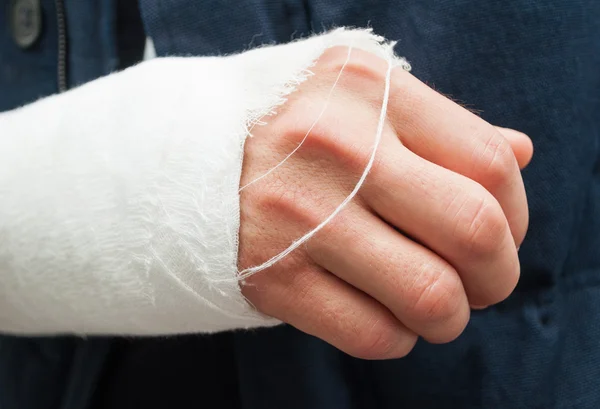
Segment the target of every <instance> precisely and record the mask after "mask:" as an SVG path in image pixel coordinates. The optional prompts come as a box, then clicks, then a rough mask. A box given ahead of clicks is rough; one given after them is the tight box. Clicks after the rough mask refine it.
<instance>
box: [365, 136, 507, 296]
mask: <svg viewBox="0 0 600 409" xmlns="http://www.w3.org/2000/svg"><path fill="white" fill-rule="evenodd" d="M390 140H391V141H390ZM388 141H389V142H388ZM393 143H396V144H397V146H396V147H393V146H391V144H393ZM382 148H383V149H382V150H381V153H380V160H379V162H378V163H380V164H382V165H378V166H377V167H375V168H374V170H373V171H372V172H371V174H370V176H369V178H368V179H367V181H366V183H365V185H364V187H363V189H362V191H361V193H360V196H361V197H362V198H363V199H364V200H365V201H366V202H367V204H368V205H369V206H371V207H372V208H373V209H374V210H375V211H376V212H377V214H379V215H380V216H381V217H382V218H383V219H384V220H386V221H388V222H389V223H390V224H392V225H393V226H395V227H397V228H398V229H400V230H401V231H402V232H405V233H406V234H408V235H409V236H410V237H411V238H414V239H416V240H417V241H418V242H420V243H422V244H424V245H425V246H427V247H428V248H430V249H431V250H433V251H434V252H435V253H437V254H438V255H440V256H441V257H442V258H444V259H445V260H447V261H448V262H449V263H450V264H452V265H453V266H454V268H455V269H456V270H457V271H458V273H459V274H460V276H461V278H462V281H463V285H464V287H465V291H466V293H467V296H468V298H469V302H470V303H471V304H474V305H490V304H493V303H497V302H499V301H501V300H503V299H504V298H506V297H507V296H508V295H509V294H510V293H511V292H512V290H513V289H514V287H515V286H516V284H517V281H518V277H519V261H518V257H517V251H516V247H515V246H514V242H513V239H512V236H511V233H510V229H509V226H508V222H507V220H506V218H505V216H504V213H503V211H502V209H501V207H500V205H499V203H498V202H497V201H496V199H495V198H494V197H493V196H492V195H491V194H490V193H489V192H488V191H486V190H485V189H484V188H483V187H482V186H481V185H479V184H478V183H476V182H474V181H473V180H470V179H468V178H466V177H464V176H462V175H459V174H457V173H454V172H452V171H449V170H447V169H444V168H442V167H440V166H438V165H435V164H433V163H431V162H429V161H426V160H425V159H423V158H421V157H419V156H417V155H416V154H414V153H413V152H411V151H410V150H408V149H406V148H404V147H403V146H402V145H401V144H400V143H399V142H398V141H397V140H394V139H393V136H392V137H389V138H386V146H384V147H382Z"/></svg>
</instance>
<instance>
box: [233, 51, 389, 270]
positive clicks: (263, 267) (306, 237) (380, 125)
mask: <svg viewBox="0 0 600 409" xmlns="http://www.w3.org/2000/svg"><path fill="white" fill-rule="evenodd" d="M387 63H388V69H387V72H386V76H385V90H384V94H383V101H382V104H381V105H382V106H381V113H380V115H379V123H378V124H377V133H376V135H375V143H374V145H373V152H372V153H371V157H370V158H369V162H368V163H367V166H366V167H365V170H364V171H363V174H362V176H361V177H360V179H359V181H358V183H357V184H356V186H355V187H354V189H353V190H352V192H351V193H350V194H349V195H348V196H347V197H346V199H344V201H343V202H342V203H341V204H340V205H339V206H338V207H337V208H336V209H335V210H334V211H333V213H331V214H330V215H329V216H328V217H327V218H326V219H325V220H323V221H322V222H321V223H320V224H319V225H318V226H317V227H315V228H314V229H313V230H312V231H310V232H308V233H307V234H305V235H304V236H303V237H301V238H300V239H298V240H296V241H295V242H293V243H292V244H291V245H290V246H289V247H288V248H287V249H285V250H284V251H282V252H281V253H279V254H277V255H275V256H273V257H271V258H270V259H269V260H267V261H265V262H264V263H263V264H260V265H258V266H255V267H250V268H246V269H244V270H242V271H240V272H238V277H236V278H235V279H234V280H237V281H242V280H245V279H246V278H249V277H251V276H253V275H254V274H256V273H258V272H260V271H262V270H266V269H267V268H269V267H271V266H273V265H274V264H275V263H277V262H279V261H280V260H282V259H283V258H284V257H286V256H287V255H289V254H290V253H291V252H292V251H294V250H296V249H297V248H298V247H300V246H301V245H302V244H304V243H306V242H307V241H308V240H309V239H311V238H312V237H313V236H314V235H315V234H316V233H318V232H319V231H320V230H321V229H322V228H323V227H324V226H325V225H327V224H328V223H329V222H330V221H331V220H332V219H333V218H334V217H335V216H337V215H338V213H339V212H341V211H342V209H344V207H346V205H347V204H348V203H349V202H350V201H351V200H352V199H353V198H354V197H355V196H356V194H357V193H358V191H359V189H360V188H361V187H362V185H363V184H364V182H365V179H366V178H367V175H368V174H369V172H370V171H371V168H372V166H373V163H374V162H375V154H376V153H377V148H378V147H379V144H380V142H381V136H382V134H383V127H384V125H385V118H386V115H387V107H388V101H389V97H390V82H391V73H392V67H393V64H392V56H388V59H387ZM226 281H230V280H226Z"/></svg>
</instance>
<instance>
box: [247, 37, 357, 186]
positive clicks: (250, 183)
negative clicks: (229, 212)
mask: <svg viewBox="0 0 600 409" xmlns="http://www.w3.org/2000/svg"><path fill="white" fill-rule="evenodd" d="M351 54H352V46H350V47H348V56H347V57H346V61H344V64H343V65H342V68H340V72H339V73H338V75H337V77H336V79H335V81H334V82H333V85H332V86H331V89H330V90H329V94H327V98H326V99H325V103H324V104H323V109H321V112H319V115H318V116H317V119H315V122H313V124H312V125H311V126H310V128H308V131H306V134H305V135H304V138H302V140H301V141H300V143H299V144H298V146H296V148H295V149H294V150H293V151H291V152H290V153H289V154H288V155H287V156H286V157H285V158H283V160H282V161H281V162H279V163H278V164H277V165H275V166H273V167H272V168H271V169H269V170H268V171H267V172H265V173H264V174H262V175H261V176H259V177H257V178H256V179H254V180H253V181H252V182H248V183H246V184H245V185H244V186H242V187H241V188H240V192H241V191H242V190H244V189H246V188H247V187H248V186H250V185H252V184H254V183H256V182H258V181H259V180H261V179H262V178H264V177H266V176H268V175H270V174H271V173H273V172H274V171H275V170H276V169H277V168H279V167H280V166H281V165H283V164H284V163H285V162H286V161H287V160H288V159H289V158H290V157H291V156H292V155H293V154H294V153H296V152H297V151H298V149H300V147H301V146H302V144H304V141H306V138H308V135H310V133H311V132H312V130H313V128H314V127H315V126H316V125H317V123H318V122H319V121H320V120H321V117H322V116H323V114H324V113H325V111H326V110H327V107H328V106H329V101H330V100H331V96H332V95H333V91H334V90H335V88H336V87H337V84H338V82H339V81H340V78H341V77H342V73H343V72H344V68H346V65H348V62H349V61H350V55H351Z"/></svg>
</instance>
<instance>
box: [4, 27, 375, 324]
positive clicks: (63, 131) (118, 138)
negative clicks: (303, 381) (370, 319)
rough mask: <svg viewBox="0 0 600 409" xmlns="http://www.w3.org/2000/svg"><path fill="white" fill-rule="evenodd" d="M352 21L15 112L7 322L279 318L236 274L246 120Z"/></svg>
mask: <svg viewBox="0 0 600 409" xmlns="http://www.w3.org/2000/svg"><path fill="white" fill-rule="evenodd" d="M349 44H352V45H353V46H355V47H357V48H365V49H369V47H372V48H375V44H378V42H377V40H376V39H374V37H373V36H372V35H370V34H368V33H365V32H359V31H354V32H352V31H351V32H347V31H346V32H344V31H338V32H337V33H331V34H328V35H324V36H319V37H315V38H312V39H309V40H306V41H302V42H297V43H294V44H290V45H286V46H277V47H269V48H263V49H259V50H255V51H251V52H248V53H245V54H241V55H237V56H232V57H226V58H207V59H203V58H194V59H191V58H169V59H157V60H153V61H149V62H146V63H143V64H140V65H139V66H136V67H134V68H131V69H129V70H127V71H125V72H122V73H119V74H115V75H111V76H109V77H106V78H103V79H100V80H97V81H94V82H92V83H89V84H87V85H84V86H82V87H80V88H78V89H75V90H73V91H70V92H67V93H64V94H61V95H57V96H53V97H50V98H47V99H44V100H41V101H38V102H36V103H34V104H32V105H30V106H27V107H24V108H21V109H18V110H15V111H12V112H8V113H4V114H1V115H0V197H1V200H0V332H15V333H87V334H90V333H98V334H99V333H101V334H168V333H183V332H212V331H220V330H227V329H232V328H245V327H252V326H261V325H271V324H274V323H276V322H277V321H275V320H273V319H271V318H267V317H265V316H263V315H261V314H260V313H258V312H256V311H255V310H254V309H253V308H252V307H251V306H250V305H249V304H248V303H247V302H246V300H245V299H244V297H243V296H242V294H241V292H240V289H239V286H238V283H237V281H236V275H237V250H238V249H237V234H238V228H239V195H238V189H239V181H240V173H241V164H242V158H243V143H244V140H245V137H246V135H247V126H248V125H251V124H252V123H253V121H256V120H258V119H260V118H261V117H262V116H263V115H264V114H267V113H269V112H271V111H272V110H273V108H274V107H276V106H277V105H278V104H280V103H282V102H283V101H284V98H285V96H286V95H287V94H288V93H289V92H291V91H293V90H294V87H295V86H296V85H297V84H298V83H299V82H301V81H303V80H304V78H305V77H306V69H307V68H309V67H310V65H311V64H312V63H313V62H314V61H315V60H316V59H317V58H318V57H319V56H320V55H321V53H322V52H323V51H324V50H325V49H326V48H328V47H331V46H334V45H349Z"/></svg>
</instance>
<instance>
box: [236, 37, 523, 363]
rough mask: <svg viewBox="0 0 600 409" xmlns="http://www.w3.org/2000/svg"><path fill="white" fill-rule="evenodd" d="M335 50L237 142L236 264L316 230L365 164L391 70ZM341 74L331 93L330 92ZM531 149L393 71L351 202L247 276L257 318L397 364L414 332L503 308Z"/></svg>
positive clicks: (512, 276)
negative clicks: (383, 115)
mask: <svg viewBox="0 0 600 409" xmlns="http://www.w3.org/2000/svg"><path fill="white" fill-rule="evenodd" d="M347 55H348V50H347V49H345V48H342V47H337V48H333V49H330V50H329V51H327V52H326V53H325V54H324V55H323V56H322V57H321V58H320V59H319V61H318V63H317V65H316V66H315V67H314V69H313V72H314V73H315V75H314V76H313V77H311V78H310V79H309V80H308V81H306V82H305V83H303V84H302V85H301V86H300V87H299V89H298V91H296V92H295V93H294V94H292V95H291V96H290V98H289V100H288V102H287V103H286V104H285V106H284V107H283V108H282V109H281V111H280V112H279V113H278V114H277V115H276V116H274V117H272V118H269V120H268V122H269V123H268V125H266V126H261V127H256V128H254V131H253V134H254V137H253V138H249V140H248V141H247V144H246V148H245V161H244V166H243V173H242V181H241V185H242V186H243V185H246V184H247V183H249V182H251V181H253V180H254V179H256V178H257V177H259V176H261V175H263V174H264V173H265V172H267V171H268V170H269V169H270V168H272V167H273V166H275V165H277V163H279V162H280V161H281V160H282V159H283V158H285V157H286V155H288V154H289V153H290V152H291V151H293V150H294V149H295V148H296V147H297V146H298V144H299V143H300V142H301V141H302V140H303V138H304V136H305V135H306V133H307V130H308V129H309V128H310V127H311V126H312V125H313V122H314V121H315V119H316V118H317V117H318V115H319V113H320V111H321V110H322V107H323V106H324V104H325V100H326V99H327V98H329V97H330V98H331V99H330V101H329V103H328V107H327V109H326V111H325V112H324V115H323V116H322V117H321V118H320V119H319V121H318V122H317V123H316V125H315V126H314V128H313V129H312V131H311V132H310V134H309V136H308V138H307V139H306V141H305V142H304V143H303V145H302V146H301V147H300V149H299V150H298V151H297V152H295V154H294V155H292V156H291V157H290V158H289V159H288V160H287V161H286V162H285V163H284V164H283V165H282V166H280V167H279V168H278V169H277V170H276V171H275V172H272V173H271V174H269V175H267V176H266V177H264V178H263V179H261V180H260V181H258V182H257V183H254V184H252V185H250V186H248V187H247V188H246V189H244V190H243V191H242V193H241V217H242V223H241V230H240V251H239V267H240V269H244V268H247V267H251V266H255V265H259V264H261V263H263V262H265V261H266V260H268V259H269V258H271V257H272V256H274V255H276V254H278V253H280V252H281V251H282V250H284V249H285V248H287V247H288V246H289V245H290V244H291V243H292V242H293V241H294V240H296V239H298V238H300V237H302V236H303V235H304V234H305V233H307V232H308V231H310V230H311V229H313V228H314V227H315V226H317V225H318V224H319V223H320V222H322V221H323V220H324V219H325V218H326V217H327V216H328V215H329V214H331V213H332V212H333V211H334V210H335V208H336V207H337V206H338V205H339V204H340V203H341V202H342V201H343V200H344V199H345V198H346V197H347V196H348V194H349V193H350V192H351V191H352V189H353V188H354V186H355V185H356V183H357V181H358V179H359V178H360V176H361V174H362V172H363V171H364V169H365V166H366V165H367V163H368V161H369V158H370V156H371V153H372V150H373V145H374V137H375V134H376V129H377V125H378V120H379V114H380V109H381V105H382V98H383V95H384V85H385V75H386V71H387V62H386V61H384V60H381V59H379V58H378V57H375V56H374V55H371V54H369V53H367V52H364V51H360V50H352V53H351V56H350V59H349V61H348V63H347V64H346V65H344V64H345V61H346V59H347ZM343 66H344V69H343V72H342V74H341V76H340V78H339V82H338V83H337V86H336V88H335V89H334V91H333V93H332V94H331V96H330V95H329V93H330V89H331V87H332V84H333V83H334V82H335V80H336V78H337V76H338V73H339V72H340V70H341V68H342V67H343ZM531 155H532V146H531V142H530V140H529V139H528V138H527V137H526V136H525V135H523V134H520V133H518V132H516V131H511V130H506V129H501V128H495V127H494V126H492V125H490V124H488V123H487V122H485V121H483V120H482V119H481V118H479V117H477V116H476V115H474V114H472V113H471V112H469V111H468V110H466V109H464V108H462V107H461V106H459V105H457V104H455V103H454V102H452V101H451V100H449V99H447V98H445V97H444V96H442V95H440V94H438V93H437V92H435V91H433V90H432V89H430V88H429V87H427V86H426V85H424V84H423V83H421V82H420V81H419V80H417V79H416V78H415V77H413V76H412V75H410V74H409V73H407V72H405V71H403V70H402V69H400V68H396V69H394V70H393V71H392V78H391V88H390V98H389V104H388V112H387V120H386V123H385V127H384V131H383V135H382V139H381V143H380V146H379V149H378V151H377V154H376V158H375V162H374V164H373V167H372V170H371V172H370V173H369V174H368V176H367V179H366V181H365V183H364V185H363V186H362V188H361V189H360V190H359V192H358V195H357V196H356V198H355V199H354V200H353V201H351V202H350V203H349V204H348V206H347V207H346V208H345V209H344V210H343V211H342V212H341V213H340V214H338V215H337V216H336V217H335V218H334V219H333V220H332V221H331V222H330V223H329V224H327V225H326V226H325V227H324V228H323V229H322V230H321V231H319V232H318V233H317V234H316V235H315V236H314V237H313V238H312V239H311V240H309V241H308V242H307V243H306V245H304V246H301V247H300V248H298V249H297V250H295V251H294V252H292V253H291V254H290V255H289V256H287V257H286V258H284V259H283V260H281V261H280V262H278V263H276V264H275V265H274V266H272V267H270V268H268V269H266V270H264V271H261V272H259V273H258V274H256V275H254V276H252V277H250V278H249V279H248V280H246V282H245V283H244V286H243V293H244V295H245V296H246V297H247V299H248V300H249V301H250V302H251V303H252V304H253V305H254V306H255V307H256V308H257V309H258V310H260V311H261V312H263V313H265V314H268V315H271V316H273V317H276V318H278V319H280V320H282V321H284V322H287V323H289V324H291V325H293V326H295V327H296V328H298V329H300V330H302V331H305V332H307V333H309V334H313V335H315V336H317V337H320V338H322V339H323V340H325V341H327V342H329V343H331V344H333V345H334V346H336V347H338V348H340V349H341V350H343V351H345V352H347V353H349V354H351V355H354V356H357V357H362V358H377V359H382V358H394V357H401V356H404V355H406V354H407V353H408V352H409V351H410V350H411V349H412V347H413V346H414V344H415V342H416V339H417V337H418V336H421V337H423V338H425V339H426V340H428V341H430V342H448V341H451V340H453V339H454V338H456V337H457V336H458V335H459V334H460V333H461V332H462V331H463V329H464V328H465V326H466V324H467V322H468V320H469V313H470V306H471V307H485V306H488V305H491V304H494V303H497V302H500V301H502V300H503V299H505V298H506V297H507V296H508V295H509V294H510V293H511V291H512V290H513V289H514V288H515V285H516V284H517V281H518V278H519V259H518V256H517V248H518V246H519V245H520V244H521V242H522V241H523V238H524V236H525V233H526V230H527V225H528V209H527V200H526V196H525V189H524V187H523V181H522V179H521V174H520V171H519V165H520V166H521V167H523V166H525V165H526V163H527V162H528V161H529V159H530V158H531Z"/></svg>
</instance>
